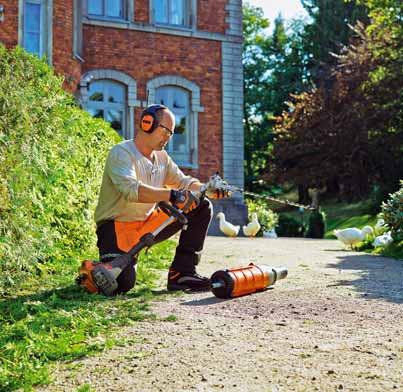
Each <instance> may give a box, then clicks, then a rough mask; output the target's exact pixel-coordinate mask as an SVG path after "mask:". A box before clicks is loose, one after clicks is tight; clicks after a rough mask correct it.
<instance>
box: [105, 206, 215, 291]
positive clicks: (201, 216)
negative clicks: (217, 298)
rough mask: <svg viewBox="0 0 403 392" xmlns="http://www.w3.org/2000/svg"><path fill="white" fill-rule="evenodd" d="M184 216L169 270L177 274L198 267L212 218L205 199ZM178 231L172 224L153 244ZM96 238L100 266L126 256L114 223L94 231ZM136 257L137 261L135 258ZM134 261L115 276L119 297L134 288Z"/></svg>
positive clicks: (179, 226) (179, 225)
mask: <svg viewBox="0 0 403 392" xmlns="http://www.w3.org/2000/svg"><path fill="white" fill-rule="evenodd" d="M185 215H186V217H187V219H188V225H187V229H186V230H182V232H181V234H180V237H179V243H178V246H177V247H176V252H175V257H174V259H173V261H172V265H171V268H172V269H174V270H175V271H178V272H187V273H193V272H195V270H196V265H197V264H198V263H199V260H200V256H201V252H202V250H203V245H204V241H205V239H206V235H207V230H208V227H209V225H210V221H211V218H212V216H213V207H212V204H211V202H210V201H209V200H208V199H205V198H204V199H201V201H200V204H199V206H198V207H197V208H196V209H194V210H193V211H191V212H189V213H188V214H185ZM181 229H182V225H181V224H180V223H179V222H174V223H172V224H171V225H169V226H168V227H166V228H165V229H164V230H163V231H161V232H160V233H159V234H158V235H157V236H156V238H155V243H159V242H161V241H164V240H166V239H168V238H170V237H171V236H173V235H174V234H175V233H177V232H178V231H179V230H181ZM97 237H98V242H97V246H98V249H99V257H100V260H101V261H102V262H108V261H111V260H113V259H114V258H115V257H117V256H118V255H120V254H123V253H125V252H124V251H122V250H121V249H119V248H118V246H117V239H116V233H115V226H114V221H113V220H111V221H106V222H104V223H103V224H102V225H100V226H99V227H98V228H97ZM135 257H136V259H137V256H135ZM136 261H137V260H134V263H133V264H132V265H129V266H128V267H126V268H125V269H124V270H123V271H122V273H121V274H120V275H119V276H118V278H117V281H118V293H123V292H127V291H129V290H130V289H132V288H133V287H134V284H135V283H136V266H135V264H136Z"/></svg>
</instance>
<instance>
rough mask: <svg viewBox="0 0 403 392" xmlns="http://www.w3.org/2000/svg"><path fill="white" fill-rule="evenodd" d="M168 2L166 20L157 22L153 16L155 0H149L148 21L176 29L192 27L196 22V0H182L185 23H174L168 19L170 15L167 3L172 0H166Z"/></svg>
mask: <svg viewBox="0 0 403 392" xmlns="http://www.w3.org/2000/svg"><path fill="white" fill-rule="evenodd" d="M166 1H167V2H168V20H167V21H166V22H159V21H157V20H156V18H155V0H150V23H151V24H154V25H157V26H164V27H171V28H176V29H194V28H195V23H196V10H197V0H184V4H185V9H184V15H185V19H186V20H185V23H184V24H175V23H172V22H171V21H170V19H171V17H170V15H169V9H170V7H169V4H170V3H171V1H173V0H166Z"/></svg>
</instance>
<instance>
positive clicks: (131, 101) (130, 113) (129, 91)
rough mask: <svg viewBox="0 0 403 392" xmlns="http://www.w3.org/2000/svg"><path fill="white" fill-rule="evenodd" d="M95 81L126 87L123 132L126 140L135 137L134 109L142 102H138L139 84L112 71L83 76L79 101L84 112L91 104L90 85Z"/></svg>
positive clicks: (101, 71) (93, 72) (96, 70)
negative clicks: (106, 81)
mask: <svg viewBox="0 0 403 392" xmlns="http://www.w3.org/2000/svg"><path fill="white" fill-rule="evenodd" d="M95 80H110V81H112V82H117V83H121V84H123V85H124V86H125V87H126V111H125V112H126V116H125V119H124V123H125V124H126V128H125V129H123V130H122V132H123V137H124V138H125V139H131V138H133V137H134V108H135V107H141V101H139V100H137V83H136V81H135V80H134V79H133V78H132V77H130V76H129V75H127V74H125V73H123V72H119V71H115V70H112V69H95V70H92V71H88V72H86V73H85V74H84V75H82V76H81V80H80V91H79V101H80V104H81V106H82V107H83V109H84V110H86V109H87V108H88V103H89V96H88V90H89V84H90V83H91V82H92V81H95Z"/></svg>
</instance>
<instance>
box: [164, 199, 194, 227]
mask: <svg viewBox="0 0 403 392" xmlns="http://www.w3.org/2000/svg"><path fill="white" fill-rule="evenodd" d="M158 208H160V209H161V210H162V211H164V212H165V213H166V214H167V215H169V216H173V217H174V218H175V219H177V220H178V222H179V223H180V224H182V225H183V226H186V225H187V224H188V220H187V218H186V216H185V215H183V214H182V212H181V211H180V210H178V209H177V208H175V207H174V206H173V205H172V204H169V203H167V202H165V201H160V202H159V203H158Z"/></svg>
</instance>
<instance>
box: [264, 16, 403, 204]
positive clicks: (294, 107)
mask: <svg viewBox="0 0 403 392" xmlns="http://www.w3.org/2000/svg"><path fill="white" fill-rule="evenodd" d="M381 20H382V18H381ZM386 26H387V25H385V24H383V23H378V24H373V25H372V26H370V28H368V29H366V30H365V29H364V27H363V26H362V25H358V26H357V28H356V29H355V32H356V38H355V40H354V42H352V43H351V45H349V47H348V48H347V49H345V50H344V52H343V53H342V55H341V56H339V58H338V60H337V64H336V66H335V67H333V68H332V77H333V78H334V82H333V83H332V85H331V90H330V89H328V88H326V87H324V86H320V87H318V88H317V89H314V90H312V91H311V92H306V93H303V94H300V95H295V96H294V100H293V103H292V104H290V110H289V111H288V112H286V113H284V115H283V116H282V117H281V118H280V122H279V124H278V126H277V129H276V145H275V157H276V158H275V160H274V161H273V163H274V170H273V172H272V174H271V176H272V179H273V178H274V179H276V180H277V181H292V182H293V183H295V184H299V185H301V184H303V185H310V186H315V187H320V186H324V185H327V186H329V184H336V185H337V186H338V187H339V190H340V193H341V194H342V195H344V196H346V197H348V198H349V199H351V198H355V197H364V196H366V195H367V194H368V192H369V190H370V188H371V185H373V184H374V183H385V182H387V181H390V182H391V183H392V184H393V183H394V184H396V183H398V181H397V180H398V178H399V177H400V176H401V175H402V169H401V168H402V167H403V158H402V157H403V154H402V136H403V127H402V113H403V106H402V105H403V104H402V103H403V99H402V90H403V74H402V70H403V51H402V40H401V39H400V38H401V31H400V30H399V29H398V28H397V29H392V28H387V27H386Z"/></svg>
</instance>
